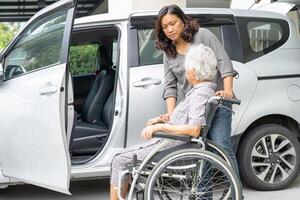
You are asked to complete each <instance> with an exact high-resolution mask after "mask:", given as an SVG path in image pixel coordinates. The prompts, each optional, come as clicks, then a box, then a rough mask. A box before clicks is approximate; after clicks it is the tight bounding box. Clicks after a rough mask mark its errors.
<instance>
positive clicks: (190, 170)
mask: <svg viewBox="0 0 300 200" xmlns="http://www.w3.org/2000/svg"><path fill="white" fill-rule="evenodd" d="M155 178H156V184H154V185H153V186H152V192H151V191H149V193H150V194H153V195H154V196H153V199H154V200H156V199H168V200H170V199H171V200H175V199H181V200H182V199H188V200H190V199H192V200H196V199H197V200H198V199H199V200H201V199H202V200H209V199H212V200H214V199H218V200H225V199H234V198H233V195H234V194H235V192H234V191H233V187H232V179H230V178H229V177H228V173H227V172H224V170H223V168H221V167H220V166H219V165H216V163H214V162H212V161H211V160H208V159H203V158H201V157H197V156H191V155H186V156H184V157H180V159H179V158H178V159H174V160H173V161H172V162H171V161H170V162H169V163H168V164H167V165H166V166H164V167H161V168H160V170H159V172H158V173H157V174H156V175H155Z"/></svg>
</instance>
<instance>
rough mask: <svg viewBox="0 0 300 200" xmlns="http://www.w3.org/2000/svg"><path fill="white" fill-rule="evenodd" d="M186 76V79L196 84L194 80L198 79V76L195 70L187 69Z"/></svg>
mask: <svg viewBox="0 0 300 200" xmlns="http://www.w3.org/2000/svg"><path fill="white" fill-rule="evenodd" d="M185 76H186V79H187V80H188V82H189V83H190V84H192V85H193V84H194V82H195V81H196V76H195V71H194V70H192V69H190V70H186V71H185Z"/></svg>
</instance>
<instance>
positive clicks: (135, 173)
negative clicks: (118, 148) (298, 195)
mask: <svg viewBox="0 0 300 200" xmlns="http://www.w3.org/2000/svg"><path fill="white" fill-rule="evenodd" d="M223 101H224V102H229V103H232V104H240V101H239V100H237V99H234V100H231V99H224V98H221V97H212V98H211V99H209V100H208V104H207V105H206V112H208V113H206V118H208V119H209V120H208V121H209V123H208V126H206V127H205V129H204V134H202V131H201V135H204V136H202V137H199V138H197V139H196V138H192V137H190V136H180V135H172V134H167V133H162V132H159V133H155V135H153V137H160V138H169V139H178V140H182V141H187V142H190V143H196V144H198V145H199V150H202V151H203V153H206V152H210V153H208V154H211V153H212V152H211V151H207V150H206V147H207V146H209V147H211V148H212V149H213V150H214V151H216V152H217V153H218V154H219V155H218V154H216V153H213V154H214V156H215V157H214V159H215V160H220V161H222V160H224V161H225V163H226V164H227V165H228V166H226V165H223V164H222V167H223V168H224V169H228V167H229V168H232V164H231V162H230V159H229V157H228V155H227V154H226V153H225V152H224V151H223V150H222V149H221V148H220V147H218V145H216V144H214V143H213V142H212V141H209V140H207V139H206V135H207V133H208V129H209V127H210V124H211V121H212V118H213V116H214V113H213V115H209V114H210V113H211V112H214V111H215V110H216V108H217V107H218V106H219V104H222V102H223ZM210 104H214V105H216V107H215V108H214V111H212V108H211V107H210ZM207 110H208V111H207ZM169 142H170V140H164V141H162V143H160V144H159V145H158V146H157V147H156V148H154V149H153V150H152V151H151V152H150V153H149V154H148V155H147V156H146V158H145V159H144V160H143V161H142V163H141V164H140V165H139V166H138V168H137V169H136V166H135V165H136V163H135V162H136V161H133V163H134V164H133V167H132V170H129V169H128V170H125V171H123V172H121V173H120V176H119V181H118V198H119V199H120V200H125V199H124V198H123V197H122V195H121V190H122V185H121V182H122V181H121V180H122V178H123V176H125V175H126V174H131V177H132V178H133V179H132V182H131V186H130V189H129V193H128V197H127V199H128V200H132V199H133V194H134V189H135V188H136V184H137V181H138V178H139V176H140V175H149V174H150V172H151V171H149V172H145V171H142V170H143V168H144V167H145V166H146V164H147V163H148V162H149V161H150V159H151V158H153V156H155V154H157V153H158V152H159V151H160V150H161V149H162V148H163V147H164V146H166V145H167V144H168V143H169ZM179 150H180V149H179ZM231 173H232V172H230V170H229V174H231ZM234 179H235V180H234V182H235V183H234V185H235V187H236V188H239V187H240V183H239V181H238V180H237V178H234ZM239 190H240V188H239V189H237V193H241V192H240V191H239ZM236 196H237V198H236V199H235V200H239V199H240V198H241V196H242V194H236Z"/></svg>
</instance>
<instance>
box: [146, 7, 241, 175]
mask: <svg viewBox="0 0 300 200" xmlns="http://www.w3.org/2000/svg"><path fill="white" fill-rule="evenodd" d="M155 29H156V36H157V41H156V47H157V48H158V49H160V50H162V51H163V52H164V67H165V72H164V77H165V88H164V93H163V98H164V99H165V100H166V104H167V113H166V114H164V115H162V116H161V118H162V119H163V120H164V121H168V120H169V119H170V116H171V115H172V112H173V110H174V108H175V106H176V100H177V95H178V89H179V90H180V92H182V94H183V95H184V96H185V95H186V94H187V92H188V91H189V90H190V89H191V88H192V86H191V85H190V84H189V83H188V81H187V79H186V77H185V69H184V66H183V65H184V59H185V54H186V53H187V51H188V49H189V47H190V46H191V45H192V44H200V43H202V44H204V45H205V46H208V47H210V48H211V49H213V50H214V52H215V55H216V57H217V69H218V73H217V76H216V78H215V80H214V82H215V83H216V84H217V90H216V91H217V92H216V95H219V96H223V97H226V98H232V97H233V96H234V94H233V89H232V87H233V77H234V76H235V75H236V74H237V72H236V71H235V70H234V69H233V67H232V63H231V60H230V58H229V57H228V55H227V53H226V51H225V49H224V47H223V46H222V44H221V42H220V41H219V40H218V38H217V37H216V36H215V35H214V34H213V33H211V32H210V31H209V30H208V29H205V28H199V24H198V23H197V21H195V20H190V19H189V18H188V17H187V15H185V13H184V12H183V11H182V10H181V9H180V8H179V7H178V6H177V5H170V6H165V7H163V8H162V9H161V10H160V11H159V14H158V18H157V21H156V25H155ZM231 121H232V113H231V112H230V111H229V110H227V109H224V108H218V110H217V111H216V114H215V117H214V119H213V122H212V126H211V129H210V132H209V138H210V139H211V140H212V141H213V142H215V143H217V144H219V145H220V146H221V147H222V148H223V149H224V150H225V151H226V152H227V154H228V155H229V157H230V159H231V162H232V163H233V166H234V169H235V171H236V173H237V174H239V173H238V166H237V161H236V157H235V154H234V152H233V150H232V144H231V140H230V133H231ZM148 124H151V121H149V122H148Z"/></svg>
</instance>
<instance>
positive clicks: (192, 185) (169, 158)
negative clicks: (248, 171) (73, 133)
mask: <svg viewBox="0 0 300 200" xmlns="http://www.w3.org/2000/svg"><path fill="white" fill-rule="evenodd" d="M224 104H227V105H228V104H231V105H232V104H238V105H239V104H240V100H238V99H225V98H222V97H217V96H214V97H212V98H210V99H209V100H208V101H207V103H206V107H205V119H206V126H205V127H202V129H201V134H200V137H199V138H192V137H191V136H186V135H177V134H176V135H175V134H169V133H163V132H156V133H154V134H153V137H157V138H165V139H168V140H163V142H162V143H160V144H159V145H158V146H157V147H156V148H155V149H153V150H152V151H151V152H150V153H149V154H148V155H147V157H146V158H145V159H144V160H143V161H142V162H141V163H137V157H136V155H134V156H133V162H132V164H131V165H130V166H128V169H127V170H125V171H123V172H122V173H120V176H119V185H118V197H119V199H123V198H122V196H121V180H122V177H123V176H124V175H128V174H130V175H131V180H132V181H131V185H130V189H129V193H128V195H127V198H126V199H128V200H132V199H137V200H144V199H145V200H156V199H159V200H175V199H180V200H183V199H188V200H196V199H197V200H201V199H205V200H211V199H218V200H225V199H230V200H240V199H242V189H241V184H240V181H239V178H238V177H237V175H236V174H235V172H234V171H233V169H232V164H231V163H230V160H229V158H228V156H227V155H226V153H225V152H224V151H223V150H222V149H221V148H220V147H219V146H218V145H216V144H214V143H213V142H211V141H210V140H208V139H207V134H208V131H209V128H210V125H211V122H212V120H213V117H214V114H215V111H216V109H217V108H218V107H225V106H224ZM225 108H227V109H229V110H231V109H230V108H228V107H225ZM231 111H232V110H231ZM170 140H181V141H184V142H185V143H183V144H182V145H178V146H176V147H173V148H170V149H168V150H163V151H160V150H161V149H162V148H163V147H164V146H165V145H167V144H168V142H170Z"/></svg>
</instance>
